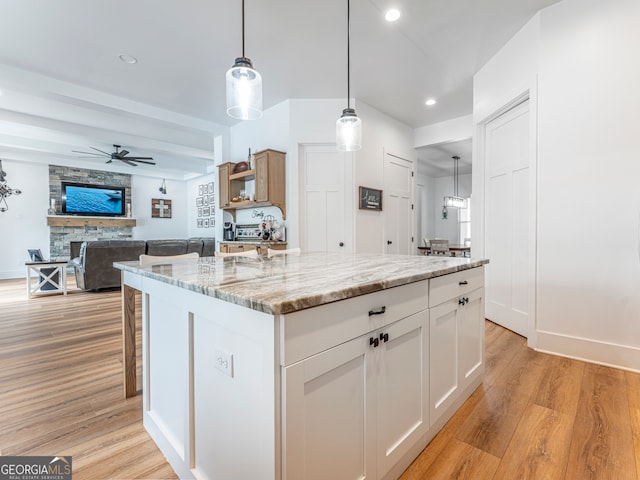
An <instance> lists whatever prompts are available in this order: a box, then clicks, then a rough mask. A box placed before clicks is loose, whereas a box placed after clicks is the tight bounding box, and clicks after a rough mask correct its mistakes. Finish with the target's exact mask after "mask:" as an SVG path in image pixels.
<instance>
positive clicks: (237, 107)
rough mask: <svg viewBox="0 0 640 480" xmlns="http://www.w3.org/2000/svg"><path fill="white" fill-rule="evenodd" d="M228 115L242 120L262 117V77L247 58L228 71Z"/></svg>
mask: <svg viewBox="0 0 640 480" xmlns="http://www.w3.org/2000/svg"><path fill="white" fill-rule="evenodd" d="M227 114H228V115H229V116H230V117H233V118H237V119H240V120H256V119H258V118H260V117H262V75H260V73H258V72H257V71H256V70H254V69H253V65H252V64H251V60H249V59H248V58H246V57H238V58H236V61H235V63H234V65H233V67H231V68H230V69H229V70H227Z"/></svg>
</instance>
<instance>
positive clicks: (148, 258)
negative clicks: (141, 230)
mask: <svg viewBox="0 0 640 480" xmlns="http://www.w3.org/2000/svg"><path fill="white" fill-rule="evenodd" d="M199 258H200V254H199V253H198V252H191V253H183V254H181V255H146V254H144V253H143V254H142V255H140V259H139V263H140V265H141V266H144V265H150V264H152V263H160V262H164V263H166V262H172V261H176V260H177V261H181V260H197V259H199Z"/></svg>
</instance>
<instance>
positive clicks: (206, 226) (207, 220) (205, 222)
mask: <svg viewBox="0 0 640 480" xmlns="http://www.w3.org/2000/svg"><path fill="white" fill-rule="evenodd" d="M203 228H209V219H208V218H205V219H204V222H203Z"/></svg>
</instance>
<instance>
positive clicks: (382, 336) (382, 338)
mask: <svg viewBox="0 0 640 480" xmlns="http://www.w3.org/2000/svg"><path fill="white" fill-rule="evenodd" d="M380 341H381V342H384V343H387V342H388V341H389V334H388V333H381V334H380Z"/></svg>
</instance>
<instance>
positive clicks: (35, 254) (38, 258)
mask: <svg viewBox="0 0 640 480" xmlns="http://www.w3.org/2000/svg"><path fill="white" fill-rule="evenodd" d="M27 252H29V257H31V261H32V262H44V258H43V256H42V252H41V251H40V249H39V248H28V249H27Z"/></svg>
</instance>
